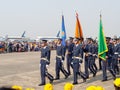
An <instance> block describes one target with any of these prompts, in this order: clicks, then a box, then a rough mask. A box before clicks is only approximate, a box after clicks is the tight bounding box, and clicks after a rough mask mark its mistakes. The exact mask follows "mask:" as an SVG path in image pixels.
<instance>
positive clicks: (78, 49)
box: [72, 38, 86, 84]
mask: <svg viewBox="0 0 120 90" xmlns="http://www.w3.org/2000/svg"><path fill="white" fill-rule="evenodd" d="M74 43H75V45H74V48H73V60H72V65H73V76H74V81H73V84H78V81H77V79H78V75H80V76H81V77H82V78H83V81H84V82H85V81H86V75H85V74H83V73H82V72H81V71H80V63H82V61H83V60H82V59H83V56H82V55H83V49H82V45H80V44H79V38H75V40H74Z"/></svg>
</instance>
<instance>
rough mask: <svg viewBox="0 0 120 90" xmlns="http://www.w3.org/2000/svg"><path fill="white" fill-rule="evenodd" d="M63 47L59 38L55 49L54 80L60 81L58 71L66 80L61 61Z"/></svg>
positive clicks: (63, 56)
mask: <svg viewBox="0 0 120 90" xmlns="http://www.w3.org/2000/svg"><path fill="white" fill-rule="evenodd" d="M65 50H66V49H65V47H64V46H63V45H62V39H61V38H59V39H58V42H57V47H56V67H55V70H56V78H55V80H58V79H60V71H62V73H63V74H64V75H65V79H66V78H68V73H67V71H66V70H65V69H64V66H63V61H64V59H65Z"/></svg>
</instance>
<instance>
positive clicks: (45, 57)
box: [39, 40, 54, 86]
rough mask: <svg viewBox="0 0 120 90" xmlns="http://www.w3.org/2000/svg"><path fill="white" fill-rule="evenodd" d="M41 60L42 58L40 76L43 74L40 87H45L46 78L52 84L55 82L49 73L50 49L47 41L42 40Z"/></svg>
mask: <svg viewBox="0 0 120 90" xmlns="http://www.w3.org/2000/svg"><path fill="white" fill-rule="evenodd" d="M41 46H42V48H41V58H40V74H41V84H39V86H42V85H45V83H46V82H45V77H48V79H49V80H50V83H52V82H53V79H54V78H53V76H52V75H51V74H49V73H48V71H47V66H48V65H49V64H50V49H49V47H48V46H47V40H42V44H41Z"/></svg>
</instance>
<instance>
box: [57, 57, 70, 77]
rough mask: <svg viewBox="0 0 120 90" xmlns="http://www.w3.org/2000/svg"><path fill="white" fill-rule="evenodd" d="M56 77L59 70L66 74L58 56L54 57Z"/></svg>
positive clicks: (58, 75) (58, 74)
mask: <svg viewBox="0 0 120 90" xmlns="http://www.w3.org/2000/svg"><path fill="white" fill-rule="evenodd" d="M55 69H56V78H60V71H61V72H62V73H63V74H64V75H65V77H67V76H68V73H67V71H66V70H65V69H64V66H63V63H62V60H61V59H60V58H58V57H56V68H55Z"/></svg>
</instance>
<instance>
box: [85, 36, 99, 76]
mask: <svg viewBox="0 0 120 90" xmlns="http://www.w3.org/2000/svg"><path fill="white" fill-rule="evenodd" d="M84 52H85V74H86V76H87V78H89V71H88V68H89V69H90V71H91V72H92V73H93V77H95V76H96V73H97V71H96V70H95V69H94V67H93V64H95V61H94V57H93V55H95V54H96V48H95V46H94V45H93V43H92V38H87V45H86V46H85V48H84Z"/></svg>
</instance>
